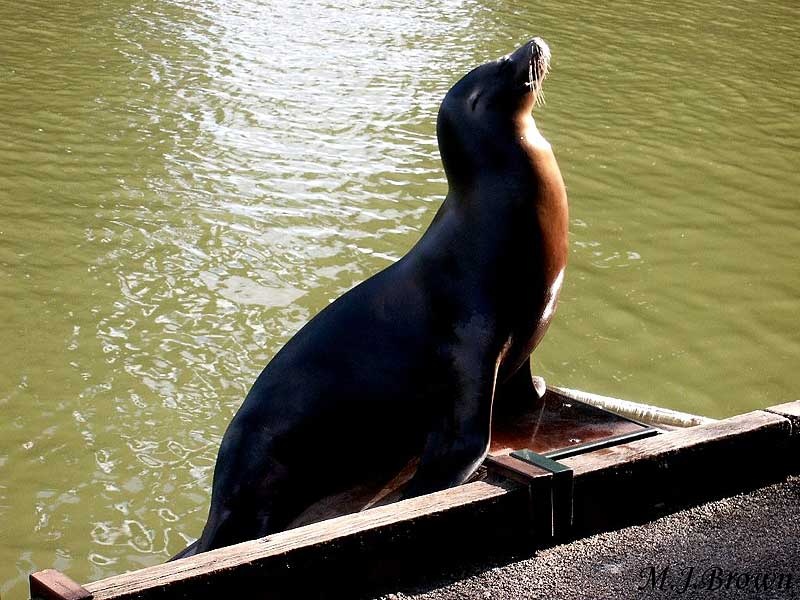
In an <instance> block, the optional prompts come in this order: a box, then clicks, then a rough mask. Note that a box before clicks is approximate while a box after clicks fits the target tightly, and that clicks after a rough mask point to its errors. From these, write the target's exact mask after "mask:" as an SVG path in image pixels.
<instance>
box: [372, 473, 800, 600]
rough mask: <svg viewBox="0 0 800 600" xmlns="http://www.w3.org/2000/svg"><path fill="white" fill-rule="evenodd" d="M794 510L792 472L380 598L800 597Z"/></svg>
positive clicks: (798, 516)
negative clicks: (781, 478) (757, 485)
mask: <svg viewBox="0 0 800 600" xmlns="http://www.w3.org/2000/svg"><path fill="white" fill-rule="evenodd" d="M799 509H800V476H795V477H791V478H788V479H787V480H786V481H784V482H782V483H778V484H775V485H772V486H769V487H766V488H762V489H759V490H756V491H754V492H751V493H746V494H741V495H738V496H734V497H732V498H727V499H724V500H719V501H716V502H711V503H708V504H704V505H701V506H698V507H695V508H691V509H688V510H684V511H681V512H678V513H675V514H673V515H669V516H667V517H664V518H661V519H658V520H656V521H653V522H652V523H648V524H645V525H638V526H634V527H627V528H625V529H621V530H618V531H613V532H609V533H602V534H599V535H594V536H591V537H588V538H585V539H582V540H578V541H575V542H572V543H569V544H564V545H560V546H555V547H553V548H549V549H546V550H541V551H539V552H537V553H536V554H535V555H534V556H533V557H530V558H527V559H524V560H520V561H518V562H511V563H509V564H505V565H499V566H497V565H495V564H493V563H492V561H491V560H488V561H487V562H486V564H484V565H478V566H477V567H475V568H471V569H470V570H469V571H468V572H463V569H462V571H461V572H457V571H453V572H449V573H443V574H442V576H441V579H440V580H437V581H428V582H427V583H426V584H424V585H425V587H418V588H416V589H413V588H409V589H401V590H397V592H396V593H394V594H389V595H384V596H381V598H382V599H384V600H400V599H408V598H414V599H417V600H455V599H459V600H460V599H472V598H474V599H481V600H482V599H493V600H497V599H509V600H512V599H513V600H518V599H527V598H530V599H533V598H537V599H538V598H541V599H547V600H572V599H580V600H584V599H597V600H600V599H605V598H609V599H611V598H613V599H615V600H616V599H624V598H658V599H671V598H680V599H690V598H702V599H706V598H712V599H716V598H732V599H733V598H735V599H747V598H781V599H783V598H800V510H799ZM495 561H496V559H495ZM662 575H663V576H662ZM687 580H688V586H687Z"/></svg>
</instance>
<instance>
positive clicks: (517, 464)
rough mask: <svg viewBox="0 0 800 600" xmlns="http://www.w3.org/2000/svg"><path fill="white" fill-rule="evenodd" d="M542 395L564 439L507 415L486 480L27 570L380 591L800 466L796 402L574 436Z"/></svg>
mask: <svg viewBox="0 0 800 600" xmlns="http://www.w3.org/2000/svg"><path fill="white" fill-rule="evenodd" d="M548 396H549V401H550V402H551V404H550V405H548V406H549V407H550V408H549V409H548V406H545V407H544V408H542V409H541V410H540V411H539V413H538V417H536V419H533V418H531V420H530V422H529V426H530V427H535V430H534V431H535V432H536V433H541V431H542V429H541V428H542V427H543V426H544V425H542V418H543V417H542V415H543V414H544V413H545V412H547V410H550V412H551V413H552V414H550V418H551V422H554V423H556V422H557V423H560V424H561V425H563V426H564V427H566V431H565V432H562V434H560V436H556V438H558V440H557V441H556V442H553V440H551V446H552V443H556V444H561V446H560V447H558V448H557V449H555V450H553V449H550V450H548V449H547V448H544V449H543V448H541V447H536V443H539V442H536V440H535V439H534V437H533V436H532V435H531V432H530V430H529V429H525V427H521V428H520V427H516V429H515V428H514V427H510V428H506V429H505V430H504V431H503V432H497V435H496V438H495V441H494V443H493V447H492V452H491V454H490V456H489V457H488V458H487V459H486V462H485V464H484V468H482V470H481V477H480V479H479V480H476V481H472V482H470V483H467V484H464V485H462V486H459V487H456V488H452V489H449V490H444V491H441V492H437V493H434V494H429V495H426V496H421V497H418V498H413V499H410V500H405V501H401V502H397V503H394V504H389V505H386V506H379V507H376V508H370V509H367V510H364V511H362V512H358V513H354V514H349V515H344V516H339V517H336V518H332V519H328V520H324V521H320V522H317V523H313V524H311V525H306V526H303V527H298V528H296V529H291V530H288V531H284V532H281V533H277V534H274V535H270V536H267V537H265V538H261V539H258V540H253V541H249V542H244V543H242V544H237V545H235V546H230V547H227V548H221V549H218V550H214V551H211V552H207V553H204V554H200V555H197V556H194V557H189V558H185V559H181V560H177V561H174V562H170V563H165V564H161V565H156V566H153V567H148V568H144V569H140V570H138V571H133V572H130V573H125V574H121V575H116V576H113V577H109V578H107V579H102V580H99V581H94V582H91V583H86V584H84V585H79V584H78V583H76V582H74V581H72V580H71V579H69V578H68V577H67V576H66V575H64V574H62V573H60V572H58V571H54V570H45V571H40V572H38V573H34V574H32V575H31V577H30V586H31V587H30V589H31V597H32V598H41V599H47V600H67V599H68V600H87V599H89V598H95V599H97V600H106V599H109V600H110V599H115V600H116V599H134V598H135V599H142V600H150V599H155V598H169V599H175V598H186V599H201V598H219V597H223V595H226V596H229V597H235V596H237V595H238V596H239V597H248V598H252V597H263V598H308V597H312V598H315V597H316V598H337V597H358V596H359V595H361V594H365V593H368V592H370V591H371V592H372V593H375V594H379V593H380V592H381V591H382V590H385V589H388V588H387V586H392V585H394V586H395V589H396V587H397V586H398V585H401V584H402V581H403V580H404V578H405V577H407V576H408V575H409V574H414V573H416V572H417V571H418V570H424V569H426V568H437V565H440V564H443V563H445V562H448V561H454V560H455V561H461V560H469V559H470V557H476V556H481V555H486V554H490V553H497V552H502V551H503V549H508V548H518V549H519V548H523V549H525V551H528V552H529V551H530V550H532V549H535V548H537V547H545V546H548V545H552V544H553V543H555V542H562V541H568V540H570V539H576V538H578V537H582V536H585V535H588V534H591V533H594V532H599V531H604V530H609V529H613V528H618V527H622V526H625V525H629V524H633V523H639V522H645V521H648V520H652V519H654V518H658V517H659V516H662V515H664V514H667V513H670V512H674V511H676V510H679V509H681V508H685V507H687V506H690V505H694V504H698V503H701V502H704V501H708V500H711V499H716V498H721V497H725V496H729V495H732V494H735V493H738V492H742V491H746V490H750V489H754V488H756V487H760V486H762V485H765V484H767V483H770V482H773V481H778V480H780V479H782V478H784V477H785V476H786V475H788V474H790V473H794V472H797V471H798V470H800V401H796V402H790V403H787V404H782V405H779V406H774V407H771V408H767V409H764V410H758V411H753V412H750V413H746V414H743V415H738V416H735V417H731V418H729V419H724V420H720V421H716V422H704V423H703V424H701V425H696V426H693V427H688V428H683V429H671V430H668V431H663V432H662V431H661V430H654V428H651V427H648V426H647V425H645V424H641V423H636V422H635V421H630V420H621V421H616V425H613V426H612V427H611V428H610V429H608V428H607V427H606V425H603V424H602V423H600V424H598V423H597V422H596V423H595V424H594V426H593V428H590V429H591V430H592V431H593V432H594V433H590V434H589V435H588V436H583V434H581V436H578V435H577V434H575V432H574V431H572V430H571V429H569V427H570V425H569V424H570V423H572V421H571V420H570V418H567V417H569V415H571V414H572V413H571V412H570V411H573V410H576V411H578V412H581V414H584V413H586V414H589V413H591V412H592V411H591V410H589V409H587V408H586V406H584V405H583V404H582V403H577V404H576V402H577V401H574V400H571V399H566V398H565V397H564V396H563V395H561V394H560V393H558V392H554V391H553V390H551V391H549V392H548ZM546 398H547V397H546ZM584 418H585V415H584ZM534 421H535V422H534ZM545 421H546V419H545ZM611 421H614V420H613V419H612V420H611ZM630 423H634V424H635V425H636V427H633V426H631V425H630ZM579 424H580V423H578V425H579ZM526 431H527V433H526ZM504 434H505V435H504ZM526 435H527V436H528V437H527V438H526ZM535 437H536V438H537V439H538V440H541V439H542V436H541V435H537V436H535ZM587 438H588V439H587ZM553 439H555V438H553ZM565 440H567V441H568V442H569V443H567V444H566V445H564V443H565ZM609 440H610V441H609ZM520 444H523V445H520ZM531 446H534V447H533V448H531ZM353 582H358V589H356V588H354V583H353Z"/></svg>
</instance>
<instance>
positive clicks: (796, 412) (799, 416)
mask: <svg viewBox="0 0 800 600" xmlns="http://www.w3.org/2000/svg"><path fill="white" fill-rule="evenodd" d="M766 410H767V411H769V412H771V413H775V414H776V415H780V416H782V417H785V418H786V419H789V421H790V422H791V423H792V435H800V400H795V401H794V402H786V403H784V404H778V405H777V406H770V407H769V408H767V409H766Z"/></svg>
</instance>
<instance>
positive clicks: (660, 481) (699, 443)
mask: <svg viewBox="0 0 800 600" xmlns="http://www.w3.org/2000/svg"><path fill="white" fill-rule="evenodd" d="M790 432H791V424H790V423H789V421H788V420H787V419H785V418H783V417H781V416H779V415H775V414H772V413H769V412H765V411H755V412H751V413H747V414H744V415H739V416H736V417H732V418H730V419H724V420H722V421H717V422H715V423H711V424H707V425H699V426H696V427H692V428H688V429H683V430H675V431H671V432H668V433H664V434H662V435H658V436H656V437H652V438H647V439H643V440H638V441H635V442H630V443H627V444H621V445H619V446H613V447H610V448H605V449H602V450H598V451H596V452H590V453H587V454H582V455H579V456H575V457H571V458H565V459H563V460H562V461H561V462H562V463H563V464H565V465H567V466H570V467H571V468H572V469H573V472H574V477H575V481H574V485H575V488H574V502H575V505H574V511H575V512H574V514H575V533H576V534H578V535H581V534H587V533H591V532H594V531H601V530H607V529H610V528H614V527H619V526H622V525H625V524H629V523H633V522H641V521H645V520H650V519H652V518H655V517H658V516H660V515H661V514H664V513H666V512H669V511H672V510H676V509H678V508H681V507H684V506H688V505H691V504H694V503H697V502H702V501H705V500H708V499H711V498H719V497H723V496H725V495H730V494H734V493H738V492H741V491H743V490H746V489H751V488H753V487H755V486H757V485H762V484H764V483H766V482H768V481H774V480H775V479H778V478H779V477H782V476H784V475H785V474H786V465H785V463H784V462H783V461H782V460H781V454H782V452H781V450H782V448H783V447H784V446H785V444H786V442H787V440H788V438H789V435H790Z"/></svg>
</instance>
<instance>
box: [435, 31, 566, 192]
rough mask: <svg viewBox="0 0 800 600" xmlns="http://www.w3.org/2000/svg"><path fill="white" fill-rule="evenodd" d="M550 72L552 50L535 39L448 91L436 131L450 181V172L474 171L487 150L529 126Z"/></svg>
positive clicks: (472, 74) (538, 39) (471, 74)
mask: <svg viewBox="0 0 800 600" xmlns="http://www.w3.org/2000/svg"><path fill="white" fill-rule="evenodd" d="M549 68H550V48H549V47H548V46H547V44H546V43H545V41H544V40H543V39H541V38H538V37H536V38H533V39H532V40H530V41H529V42H527V43H525V44H523V45H522V46H521V47H519V48H518V49H517V50H515V51H514V52H512V53H511V54H506V55H505V56H501V57H500V58H498V59H497V60H494V61H492V62H488V63H486V64H484V65H481V66H480V67H477V68H476V69H473V70H472V71H470V72H469V73H468V74H467V75H465V76H464V77H463V78H461V80H460V81H459V82H458V83H456V84H455V85H454V86H453V87H452V88H451V89H450V91H449V92H448V93H447V95H446V96H445V98H444V100H443V101H442V104H441V107H440V108H439V117H438V120H437V126H436V128H437V135H438V138H439V150H440V152H441V154H442V159H443V161H444V163H445V170H446V171H447V172H448V179H451V178H450V175H451V173H450V171H451V169H450V168H449V167H452V166H454V165H455V164H457V163H458V164H461V165H462V166H463V167H466V166H467V165H468V164H472V166H475V160H476V158H478V157H479V156H480V155H485V153H486V151H487V150H489V146H498V148H499V149H502V148H503V147H504V146H503V144H505V143H507V141H508V139H509V135H511V136H516V132H517V131H519V129H520V127H521V126H522V127H524V125H525V123H526V122H530V120H531V111H532V109H533V106H534V105H535V104H536V103H537V102H538V103H541V102H542V101H543V98H542V82H543V81H544V78H545V77H546V76H547V72H548V70H549ZM487 144H488V146H487ZM448 163H449V164H448Z"/></svg>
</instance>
